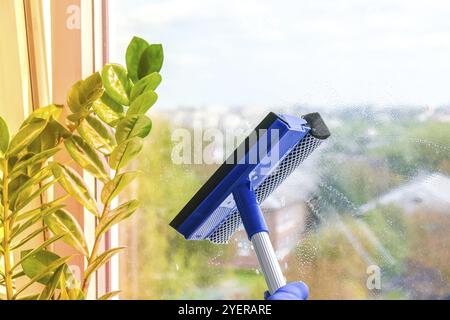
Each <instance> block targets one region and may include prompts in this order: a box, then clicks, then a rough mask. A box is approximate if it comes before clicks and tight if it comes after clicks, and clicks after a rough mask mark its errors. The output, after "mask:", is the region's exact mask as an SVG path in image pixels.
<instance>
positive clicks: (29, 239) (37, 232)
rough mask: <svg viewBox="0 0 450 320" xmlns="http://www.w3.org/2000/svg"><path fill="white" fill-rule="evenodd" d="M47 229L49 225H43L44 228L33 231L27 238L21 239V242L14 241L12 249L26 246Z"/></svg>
mask: <svg viewBox="0 0 450 320" xmlns="http://www.w3.org/2000/svg"><path fill="white" fill-rule="evenodd" d="M46 229H47V227H42V228H39V229H37V230H34V231H33V232H32V233H30V234H29V235H27V236H26V237H25V238H23V239H21V240H20V242H18V243H17V244H16V243H12V245H11V250H16V249H18V248H20V247H22V246H24V245H25V244H27V243H28V242H29V241H31V240H33V239H34V238H35V237H36V236H38V235H40V234H42V232H44V231H45V230H46ZM0 238H1V237H0Z"/></svg>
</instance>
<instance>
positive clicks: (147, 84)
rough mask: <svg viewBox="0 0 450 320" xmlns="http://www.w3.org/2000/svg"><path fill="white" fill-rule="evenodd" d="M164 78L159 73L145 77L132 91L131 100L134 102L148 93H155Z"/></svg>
mask: <svg viewBox="0 0 450 320" xmlns="http://www.w3.org/2000/svg"><path fill="white" fill-rule="evenodd" d="M161 81H162V78H161V75H160V74H159V73H158V72H153V73H150V74H149V75H148V76H145V77H144V78H142V79H141V80H139V81H138V82H137V83H136V84H135V85H134V87H133V88H132V89H131V93H130V100H131V102H133V101H134V100H136V98H137V97H139V96H140V95H141V94H143V93H144V92H146V91H149V90H150V91H155V90H156V88H158V86H159V84H160V83H161Z"/></svg>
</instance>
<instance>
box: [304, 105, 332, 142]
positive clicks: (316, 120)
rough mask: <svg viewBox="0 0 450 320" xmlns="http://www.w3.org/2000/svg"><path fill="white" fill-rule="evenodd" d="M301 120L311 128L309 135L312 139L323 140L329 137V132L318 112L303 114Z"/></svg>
mask: <svg viewBox="0 0 450 320" xmlns="http://www.w3.org/2000/svg"><path fill="white" fill-rule="evenodd" d="M302 118H303V119H305V120H306V122H308V125H309V126H310V128H311V131H310V133H311V135H312V136H313V137H315V138H317V139H321V140H325V139H327V138H328V137H329V136H330V135H331V133H330V130H328V127H327V125H326V124H325V122H324V121H323V119H322V117H321V116H320V114H319V113H318V112H313V113H308V114H305V115H304V116H303V117H302Z"/></svg>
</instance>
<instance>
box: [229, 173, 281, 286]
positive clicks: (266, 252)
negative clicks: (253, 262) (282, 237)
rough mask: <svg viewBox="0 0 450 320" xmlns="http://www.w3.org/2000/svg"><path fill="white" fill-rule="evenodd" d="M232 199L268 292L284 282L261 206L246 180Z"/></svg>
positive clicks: (237, 188) (236, 190) (234, 192)
mask: <svg viewBox="0 0 450 320" xmlns="http://www.w3.org/2000/svg"><path fill="white" fill-rule="evenodd" d="M233 197H234V201H235V202H236V206H237V208H238V210H239V213H240V215H241V219H242V223H243V225H244V228H245V231H246V232H247V235H248V238H249V240H250V241H251V242H252V244H253V247H254V248H255V252H256V255H257V257H258V261H259V264H260V266H261V270H262V272H263V274H264V278H265V279H266V282H267V286H268V288H269V292H270V294H273V293H274V292H275V291H276V290H277V289H279V288H281V287H282V286H284V285H285V284H286V281H285V280H284V276H283V273H282V272H281V268H280V265H279V263H278V260H277V257H276V255H275V251H274V250H273V247H272V243H271V242H270V238H269V229H268V227H267V225H266V221H265V220H264V216H263V214H262V212H261V208H260V206H259V203H258V201H257V199H256V196H255V193H254V192H253V190H252V188H251V183H250V182H249V181H247V182H246V183H243V184H241V185H239V186H238V187H236V189H235V190H234V191H233Z"/></svg>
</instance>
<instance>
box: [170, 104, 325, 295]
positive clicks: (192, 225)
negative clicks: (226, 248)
mask: <svg viewBox="0 0 450 320" xmlns="http://www.w3.org/2000/svg"><path fill="white" fill-rule="evenodd" d="M329 136H330V132H329V130H328V128H327V126H326V125H325V123H324V121H323V119H322V117H321V116H320V115H319V114H318V113H310V114H307V115H304V116H303V117H301V118H300V117H294V116H288V115H278V114H275V113H272V112H271V113H269V114H268V115H267V116H266V117H265V118H264V120H262V122H261V123H260V124H259V125H258V126H257V127H256V128H255V130H254V131H252V133H251V134H250V135H249V136H248V137H247V138H246V139H245V140H244V141H243V142H242V144H241V145H240V146H239V147H237V148H236V150H234V152H233V153H232V154H231V155H230V156H229V157H228V159H227V160H226V161H225V162H224V163H223V164H222V165H221V166H220V167H219V168H218V169H217V171H216V172H215V173H214V174H213V175H212V176H211V178H210V179H209V180H208V181H207V182H206V183H205V184H204V185H203V186H202V187H201V188H200V190H199V191H198V192H197V193H196V194H195V195H194V196H193V197H192V199H191V200H190V201H189V202H188V203H187V204H186V206H185V207H184V208H183V209H182V210H181V212H180V213H179V214H178V215H177V216H176V217H175V218H174V219H173V220H172V222H171V223H170V225H171V226H172V227H173V228H175V229H176V230H177V231H178V232H180V233H181V234H182V235H183V236H184V237H185V238H186V239H188V240H205V239H207V240H210V241H211V242H213V243H227V242H228V240H229V239H230V237H231V236H232V235H233V233H234V232H235V231H236V230H237V229H238V228H239V227H240V225H241V223H242V224H243V225H244V228H245V231H246V232H247V235H248V238H249V240H250V241H251V242H252V244H253V247H254V249H255V252H256V255H257V257H258V261H259V264H260V266H261V270H262V272H263V274H264V277H265V279H266V282H267V285H268V288H269V292H270V294H273V293H274V292H275V291H276V290H277V289H279V288H281V287H282V286H284V285H285V284H286V281H285V279H284V276H283V274H282V272H281V269H280V266H279V263H278V260H277V258H276V255H275V252H274V250H273V247H272V244H271V242H270V238H269V230H268V227H267V225H266V223H265V220H264V216H263V214H262V212H261V208H260V204H261V203H263V201H264V200H265V199H266V198H267V197H268V196H269V195H270V194H271V193H272V192H273V191H274V190H275V189H276V188H277V187H278V186H279V185H280V184H281V183H282V182H283V181H284V180H285V179H286V178H287V177H288V176H289V175H290V174H291V173H292V172H293V171H294V170H295V169H296V168H297V167H298V166H299V165H300V163H302V161H303V160H305V159H306V158H307V157H308V156H309V155H310V154H311V153H312V152H313V151H314V150H315V149H316V148H317V147H318V146H319V145H320V144H321V143H322V142H323V141H324V140H325V139H327V138H328V137H329Z"/></svg>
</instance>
